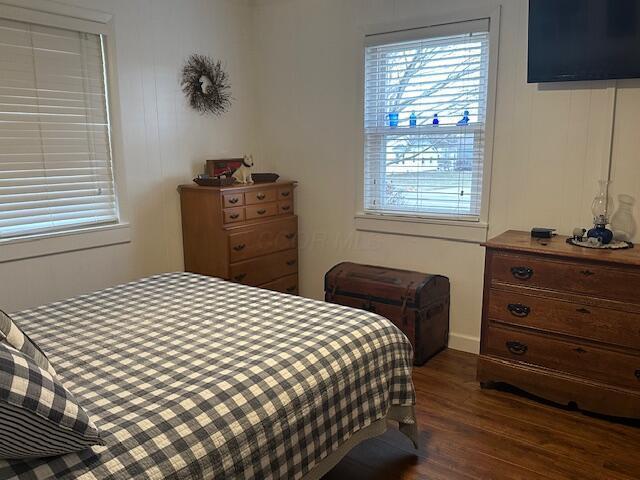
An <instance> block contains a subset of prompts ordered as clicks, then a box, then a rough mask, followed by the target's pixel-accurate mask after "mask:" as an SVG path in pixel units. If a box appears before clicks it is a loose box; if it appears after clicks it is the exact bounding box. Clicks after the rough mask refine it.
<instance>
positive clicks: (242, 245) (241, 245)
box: [233, 243, 246, 252]
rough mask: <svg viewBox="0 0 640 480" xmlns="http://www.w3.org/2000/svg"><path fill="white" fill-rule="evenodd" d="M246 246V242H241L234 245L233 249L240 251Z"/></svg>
mask: <svg viewBox="0 0 640 480" xmlns="http://www.w3.org/2000/svg"><path fill="white" fill-rule="evenodd" d="M244 247H246V245H245V244H244V243H239V244H238V245H236V246H234V247H233V249H234V250H235V251H236V252H239V251H241V250H244Z"/></svg>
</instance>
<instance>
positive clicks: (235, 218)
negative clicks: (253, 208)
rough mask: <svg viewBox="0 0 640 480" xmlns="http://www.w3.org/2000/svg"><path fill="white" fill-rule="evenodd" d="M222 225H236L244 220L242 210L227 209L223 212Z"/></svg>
mask: <svg viewBox="0 0 640 480" xmlns="http://www.w3.org/2000/svg"><path fill="white" fill-rule="evenodd" d="M223 215H224V223H236V222H242V221H243V220H244V208H242V207H240V208H228V209H226V210H223Z"/></svg>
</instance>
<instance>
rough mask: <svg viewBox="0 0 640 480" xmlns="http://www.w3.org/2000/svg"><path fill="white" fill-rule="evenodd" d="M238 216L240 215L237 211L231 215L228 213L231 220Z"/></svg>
mask: <svg viewBox="0 0 640 480" xmlns="http://www.w3.org/2000/svg"><path fill="white" fill-rule="evenodd" d="M239 216H240V214H239V213H232V214H231V215H229V218H230V219H231V220H235V219H236V218H238V217H239Z"/></svg>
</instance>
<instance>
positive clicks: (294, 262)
mask: <svg viewBox="0 0 640 480" xmlns="http://www.w3.org/2000/svg"><path fill="white" fill-rule="evenodd" d="M296 263H298V261H297V260H288V261H287V265H288V266H289V267H293V266H294V265H295V264H296Z"/></svg>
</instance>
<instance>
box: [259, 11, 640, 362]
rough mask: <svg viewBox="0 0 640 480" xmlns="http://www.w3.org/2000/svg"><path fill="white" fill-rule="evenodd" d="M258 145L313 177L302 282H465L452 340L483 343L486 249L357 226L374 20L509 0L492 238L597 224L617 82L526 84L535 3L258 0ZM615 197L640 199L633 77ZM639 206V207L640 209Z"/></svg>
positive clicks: (305, 286) (303, 199)
mask: <svg viewBox="0 0 640 480" xmlns="http://www.w3.org/2000/svg"><path fill="white" fill-rule="evenodd" d="M255 3H256V6H257V8H256V11H255V15H254V26H255V29H256V37H257V38H256V45H257V48H258V51H257V53H256V59H257V62H258V63H257V68H258V72H259V77H260V82H259V84H258V99H259V120H260V122H259V125H258V131H259V132H260V136H259V138H260V139H261V143H260V147H259V151H260V154H261V156H262V157H263V158H266V159H267V160H268V161H271V162H274V163H275V165H277V169H278V171H279V173H281V174H286V175H287V176H289V177H291V178H294V179H297V180H299V182H300V185H299V189H298V192H297V202H298V214H299V215H300V226H301V232H302V238H303V241H302V255H301V290H302V294H304V295H306V296H313V297H321V295H322V278H323V274H324V272H326V271H327V269H329V268H330V267H331V266H332V265H333V264H335V263H337V262H339V261H342V260H355V261H359V262H365V263H373V264H382V265H389V266H394V267H400V268H410V269H415V270H421V271H426V272H434V273H441V274H444V275H447V276H448V277H450V279H451V282H452V309H451V313H452V318H451V332H452V337H451V345H452V346H454V347H456V348H461V349H467V350H475V349H477V346H478V343H477V340H478V336H479V332H480V316H481V294H482V282H483V279H482V275H483V261H484V249H483V248H482V247H480V246H479V245H475V244H466V243H459V242H452V241H445V240H437V239H427V238H418V237H404V236H396V235H385V234H376V233H364V232H356V230H355V228H354V220H353V216H354V213H355V204H356V195H357V194H358V192H357V190H356V185H357V183H358V182H357V178H358V175H360V171H359V168H358V165H359V164H360V162H361V160H360V159H361V156H362V130H361V125H362V107H361V100H360V99H361V96H362V91H361V85H360V79H359V69H360V62H361V58H362V33H361V32H362V30H363V27H364V26H369V25H375V24H380V23H389V22H395V21H402V20H403V19H409V18H415V17H425V18H429V17H441V16H443V15H449V14H452V13H456V12H460V11H463V10H465V9H469V8H472V9H478V8H492V7H496V6H497V5H498V4H499V3H502V6H503V9H502V21H501V41H500V58H499V65H498V93H497V110H496V131H495V143H494V161H493V175H492V190H491V205H490V213H489V224H490V232H489V234H490V236H492V235H496V234H499V233H501V232H502V231H504V230H506V229H509V228H515V229H522V230H528V229H529V228H530V227H532V226H534V225H537V226H551V227H556V228H558V229H559V231H560V232H561V233H568V232H571V230H572V229H573V227H575V226H579V225H585V226H586V225H588V223H589V221H590V218H591V214H590V203H591V200H592V198H593V196H594V195H595V193H596V190H597V180H598V179H599V178H601V176H602V172H603V171H604V170H606V162H607V154H608V147H609V143H608V138H609V133H610V125H611V119H610V112H611V99H612V90H607V89H606V83H605V82H594V83H574V84H568V85H555V86H553V87H551V88H550V89H539V88H538V87H537V86H536V85H528V84H527V83H526V50H527V48H526V44H527V39H526V31H527V1H526V0H503V1H502V2H498V1H496V0H256V2H255ZM619 86H620V90H619V96H618V102H617V109H618V114H617V125H618V128H617V131H616V135H615V137H614V167H613V173H614V184H613V192H614V193H617V192H627V193H630V194H632V195H634V196H635V197H636V198H640V163H639V162H638V160H639V159H638V151H639V150H640V149H639V147H640V136H638V135H637V132H638V123H637V120H636V118H635V117H636V116H637V112H638V111H640V89H638V87H639V86H640V82H639V81H635V80H634V81H621V82H619ZM637 211H638V210H637V209H636V212H637Z"/></svg>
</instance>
